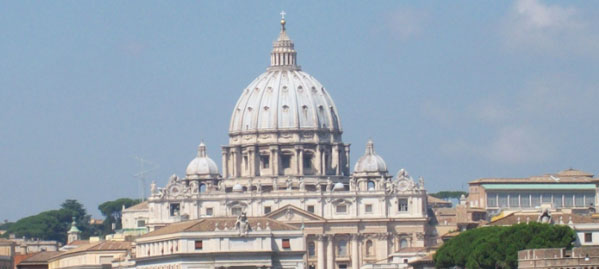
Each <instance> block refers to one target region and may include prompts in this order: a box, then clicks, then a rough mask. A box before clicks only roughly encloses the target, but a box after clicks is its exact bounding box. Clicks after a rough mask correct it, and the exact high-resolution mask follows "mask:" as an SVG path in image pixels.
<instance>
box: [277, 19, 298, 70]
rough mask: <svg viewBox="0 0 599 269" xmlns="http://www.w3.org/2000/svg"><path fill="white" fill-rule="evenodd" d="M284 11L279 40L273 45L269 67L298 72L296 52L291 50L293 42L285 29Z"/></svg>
mask: <svg viewBox="0 0 599 269" xmlns="http://www.w3.org/2000/svg"><path fill="white" fill-rule="evenodd" d="M285 15H287V13H285V11H281V33H279V38H277V41H275V42H274V43H273V49H272V52H271V53H270V67H271V68H272V67H276V68H281V67H283V68H284V69H290V70H299V67H298V66H297V64H296V63H297V62H296V51H295V49H294V48H293V47H294V46H293V41H292V40H291V39H290V38H289V36H287V30H286V29H285V24H286V23H287V21H286V20H285Z"/></svg>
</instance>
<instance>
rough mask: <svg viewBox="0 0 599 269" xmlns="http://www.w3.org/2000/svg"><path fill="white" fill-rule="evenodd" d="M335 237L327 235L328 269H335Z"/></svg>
mask: <svg viewBox="0 0 599 269" xmlns="http://www.w3.org/2000/svg"><path fill="white" fill-rule="evenodd" d="M334 239H335V237H334V236H333V235H332V234H329V235H327V241H328V242H327V269H335V254H334V251H335V240H334Z"/></svg>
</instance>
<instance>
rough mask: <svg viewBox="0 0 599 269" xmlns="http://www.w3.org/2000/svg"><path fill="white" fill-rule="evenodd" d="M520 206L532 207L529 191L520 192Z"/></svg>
mask: <svg viewBox="0 0 599 269" xmlns="http://www.w3.org/2000/svg"><path fill="white" fill-rule="evenodd" d="M520 207H523V208H528V207H530V194H529V193H522V194H520Z"/></svg>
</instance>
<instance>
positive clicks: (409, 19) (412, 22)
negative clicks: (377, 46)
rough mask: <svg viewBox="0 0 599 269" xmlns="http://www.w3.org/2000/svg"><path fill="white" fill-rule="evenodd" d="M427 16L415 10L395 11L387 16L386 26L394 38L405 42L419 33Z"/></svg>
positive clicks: (403, 9)
mask: <svg viewBox="0 0 599 269" xmlns="http://www.w3.org/2000/svg"><path fill="white" fill-rule="evenodd" d="M426 18H427V15H426V13H425V12H423V11H421V10H416V9H406V8H402V9H397V10H395V11H393V12H392V13H390V15H389V16H388V21H387V23H388V25H389V29H390V31H391V33H392V34H393V35H394V37H396V38H398V39H400V40H407V39H409V38H412V37H414V36H417V35H419V34H420V33H421V31H422V28H423V27H424V23H425V21H426Z"/></svg>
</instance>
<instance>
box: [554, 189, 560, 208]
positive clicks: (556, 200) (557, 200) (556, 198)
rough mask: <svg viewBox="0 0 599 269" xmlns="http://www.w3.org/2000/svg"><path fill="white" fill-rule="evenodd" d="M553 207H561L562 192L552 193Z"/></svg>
mask: <svg viewBox="0 0 599 269" xmlns="http://www.w3.org/2000/svg"><path fill="white" fill-rule="evenodd" d="M553 207H554V208H561V207H562V194H561V193H554V194H553Z"/></svg>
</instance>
